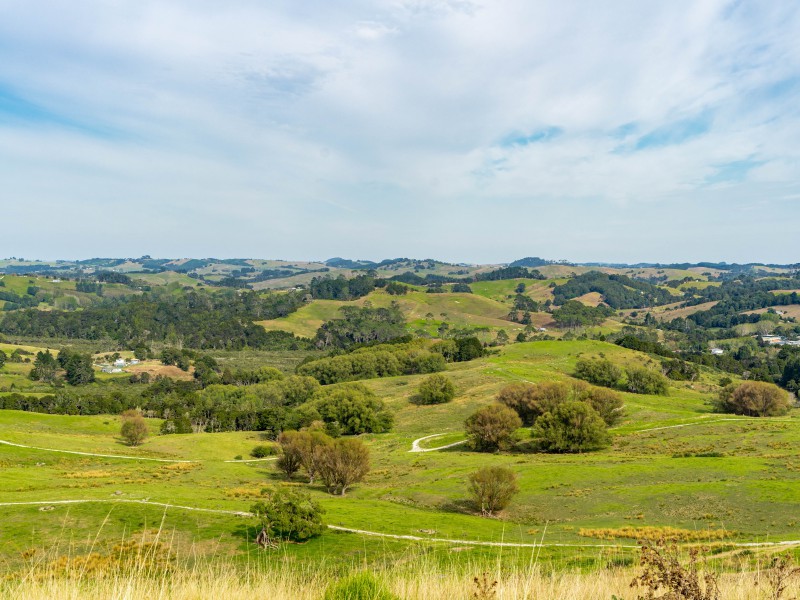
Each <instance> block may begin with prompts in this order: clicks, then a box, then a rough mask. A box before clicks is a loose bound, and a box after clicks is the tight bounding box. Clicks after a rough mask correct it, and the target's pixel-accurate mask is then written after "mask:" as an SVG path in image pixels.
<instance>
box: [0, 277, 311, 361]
mask: <svg viewBox="0 0 800 600" xmlns="http://www.w3.org/2000/svg"><path fill="white" fill-rule="evenodd" d="M303 299H304V294H303V293H301V292H289V293H281V294H277V293H269V294H259V293H256V292H235V291H229V292H228V291H225V292H216V293H213V294H212V293H209V292H206V291H204V290H189V291H183V290H180V289H178V290H173V289H158V290H156V291H154V292H152V293H146V294H142V295H140V296H126V297H124V298H118V299H106V300H104V301H102V302H101V303H100V304H97V305H95V306H90V307H87V308H85V309H84V310H81V311H76V312H70V311H60V310H52V311H40V310H19V311H14V312H12V313H9V314H8V315H6V316H5V318H4V319H3V320H2V322H1V323H0V331H2V332H3V333H8V334H10V335H14V336H22V337H46V338H71V339H88V340H100V339H104V338H108V339H111V340H114V341H115V342H117V343H119V344H121V345H123V346H124V347H127V348H134V347H136V346H138V345H140V344H143V343H144V344H147V343H149V342H152V341H156V342H159V343H164V342H166V343H168V344H170V345H178V344H179V343H180V344H182V345H183V346H186V347H190V348H198V349H204V348H224V349H233V350H238V349H242V348H245V347H250V348H264V349H292V348H303V347H305V348H309V347H311V344H310V343H309V342H308V341H307V340H303V339H302V338H295V337H294V336H293V335H292V334H290V333H287V332H267V331H266V330H265V329H264V328H263V327H261V326H260V325H256V324H255V321H259V320H263V319H275V318H278V317H283V316H286V315H288V314H290V313H292V312H294V311H296V310H297V309H298V308H299V307H300V306H302V305H303V301H304V300H303Z"/></svg>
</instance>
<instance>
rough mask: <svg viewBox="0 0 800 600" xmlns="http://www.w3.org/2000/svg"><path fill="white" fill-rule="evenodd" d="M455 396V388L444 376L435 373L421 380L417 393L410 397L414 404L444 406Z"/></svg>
mask: <svg viewBox="0 0 800 600" xmlns="http://www.w3.org/2000/svg"><path fill="white" fill-rule="evenodd" d="M455 396H456V388H455V386H454V385H453V382H452V381H450V378H449V377H447V376H446V375H441V374H439V373H436V374H435V375H431V376H430V377H426V378H425V379H423V380H422V383H420V384H419V387H418V388H417V393H416V394H415V395H414V396H413V397H412V402H414V404H444V403H445V402H450V400H452V399H453V398H455Z"/></svg>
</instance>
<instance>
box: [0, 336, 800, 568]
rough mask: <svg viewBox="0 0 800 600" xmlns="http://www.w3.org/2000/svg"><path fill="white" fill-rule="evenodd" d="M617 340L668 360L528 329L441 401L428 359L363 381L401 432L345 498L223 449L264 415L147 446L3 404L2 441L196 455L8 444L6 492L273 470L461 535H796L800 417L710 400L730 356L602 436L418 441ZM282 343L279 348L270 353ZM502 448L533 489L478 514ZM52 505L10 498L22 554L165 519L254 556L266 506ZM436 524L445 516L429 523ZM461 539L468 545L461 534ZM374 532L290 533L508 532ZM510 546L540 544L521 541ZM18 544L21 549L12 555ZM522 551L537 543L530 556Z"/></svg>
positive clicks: (133, 495) (184, 482) (412, 531)
mask: <svg viewBox="0 0 800 600" xmlns="http://www.w3.org/2000/svg"><path fill="white" fill-rule="evenodd" d="M590 356H605V357H606V358H608V359H609V360H612V361H613V362H615V363H616V364H618V365H619V366H621V367H624V366H627V365H643V366H649V367H650V368H656V366H657V365H656V362H657V361H656V359H654V358H651V357H649V356H647V355H645V354H641V353H638V352H632V351H629V350H626V349H624V348H621V347H618V346H615V345H612V344H607V343H604V342H594V341H570V342H566V341H550V342H531V343H524V344H514V345H511V346H507V347H504V348H502V349H501V350H500V352H499V354H496V355H492V356H489V357H486V358H483V359H478V360H475V361H471V362H467V363H457V364H453V365H450V366H449V368H448V371H447V374H448V376H449V377H450V378H451V379H452V380H453V382H454V384H455V387H456V390H457V396H456V398H455V399H454V400H453V401H452V402H450V403H448V404H444V405H435V406H418V405H415V404H411V403H410V402H409V398H410V397H411V396H412V395H413V394H414V393H415V391H416V387H417V386H418V384H419V382H420V380H421V379H422V378H423V377H424V376H401V377H392V378H386V379H374V380H369V381H366V382H365V384H366V385H367V386H368V387H370V388H371V389H372V390H373V391H375V393H376V394H378V395H379V396H380V397H381V398H383V400H384V401H385V402H386V404H387V406H388V407H389V408H390V409H391V410H392V412H393V413H394V414H395V419H396V423H395V427H394V429H393V430H392V432H391V433H388V434H381V435H365V436H362V439H363V440H364V441H365V442H366V443H367V444H368V445H369V447H370V449H371V453H372V471H371V472H370V474H369V475H368V477H367V479H366V481H365V482H363V483H362V484H359V485H357V486H355V487H354V488H353V490H352V491H351V492H348V494H347V496H346V497H344V498H342V497H338V496H331V495H329V494H327V493H325V491H324V490H322V489H321V488H320V487H318V486H308V485H307V484H306V483H304V480H303V478H302V477H300V476H298V477H297V478H296V479H295V480H293V481H291V482H286V481H285V480H284V478H283V477H282V476H281V475H280V473H279V472H278V471H277V469H276V466H275V463H274V461H261V462H250V463H245V462H225V461H232V460H233V459H234V458H235V457H237V456H242V457H244V458H248V456H247V455H248V453H249V451H250V449H251V448H252V447H253V446H254V445H256V444H259V443H265V441H264V440H263V439H262V438H261V435H260V434H259V433H257V432H230V433H219V434H208V433H203V434H187V435H169V436H161V435H158V434H157V432H158V427H159V425H160V422H159V421H158V420H150V427H151V434H152V435H151V436H150V437H149V438H148V439H147V440H146V441H145V443H144V444H143V445H142V446H140V447H137V448H130V447H128V446H125V445H124V444H123V443H122V441H121V439H120V438H119V425H120V421H119V418H118V417H117V416H107V415H100V416H91V417H75V416H59V415H38V414H30V413H23V412H16V411H0V440H6V441H9V442H13V443H17V444H24V445H30V446H37V447H40V448H49V449H59V450H68V451H73V452H75V451H77V452H91V453H98V454H109V455H121V456H130V457H139V458H160V459H170V460H182V461H187V460H188V461H193V462H191V463H166V462H156V461H138V460H130V459H124V458H106V457H95V456H86V455H79V454H67V453H57V452H48V451H45V450H34V449H26V448H19V447H14V446H8V445H0V468H2V473H3V477H2V478H1V479H0V502H39V501H43V502H48V501H58V500H70V499H72V500H76V499H83V500H85V499H95V500H143V499H149V501H151V502H161V503H167V504H175V505H181V506H189V507H197V508H207V509H217V510H231V511H246V510H248V508H249V506H250V505H251V504H252V503H253V502H254V501H255V500H256V499H257V498H258V497H259V495H260V490H261V489H262V488H263V487H264V486H270V485H291V486H296V487H299V488H302V489H305V490H307V491H308V492H309V493H311V494H312V495H313V496H314V497H315V498H317V499H318V500H319V501H320V502H321V503H322V504H323V506H324V507H325V509H326V511H327V512H326V521H327V522H328V523H329V524H334V525H340V526H344V527H350V528H355V529H364V530H369V531H374V532H381V533H387V534H395V535H414V536H419V537H423V538H424V537H426V536H429V537H441V538H448V539H455V540H478V541H501V540H504V541H511V542H521V543H534V542H538V541H541V540H542V539H544V541H545V543H564V544H576V545H582V544H583V545H586V544H589V545H591V544H603V543H618V544H623V545H625V544H628V545H630V544H633V543H634V540H625V539H621V540H616V541H615V542H607V541H603V540H597V539H595V538H588V537H585V536H582V535H580V530H581V529H591V528H605V527H610V528H618V527H624V526H630V525H633V526H670V527H679V528H683V529H691V530H696V529H723V530H725V531H727V532H728V537H729V539H730V540H732V541H778V540H790V539H798V538H797V535H798V532H797V529H798V522H800V518H798V517H797V515H798V514H800V512H799V511H800V452H799V451H798V448H800V418H798V416H797V415H796V414H794V413H793V414H790V415H789V416H786V417H779V418H772V419H748V418H742V417H731V416H727V415H718V414H714V413H712V412H711V409H710V405H709V400H710V399H711V398H712V397H713V394H715V393H716V392H717V390H718V389H719V388H718V386H717V381H718V380H719V377H720V375H721V374H720V373H718V372H715V371H713V370H710V369H703V371H702V373H701V376H700V378H699V379H698V380H697V381H695V382H672V383H671V386H670V390H669V395H668V396H647V395H635V394H628V393H625V394H623V396H624V400H625V409H624V410H625V416H624V418H623V420H622V422H621V423H620V424H619V425H618V426H617V427H615V428H613V429H612V434H613V445H612V446H611V447H609V448H607V449H605V450H603V451H599V452H591V453H585V454H575V455H546V454H537V453H533V452H531V451H530V450H529V448H530V445H529V444H527V441H528V440H529V439H530V432H529V430H526V429H521V430H520V431H519V432H518V436H519V439H520V444H519V449H518V450H517V451H514V452H509V453H503V454H482V453H476V452H472V451H469V450H468V448H467V447H466V446H463V445H461V446H455V447H453V448H450V449H446V450H439V451H433V452H421V453H412V452H409V450H410V449H411V445H412V442H413V441H414V440H415V439H418V438H421V437H423V436H428V435H433V434H444V435H442V436H439V437H436V438H432V439H429V440H425V441H424V442H423V443H422V444H421V446H422V447H423V448H435V447H438V446H442V445H446V444H450V443H453V442H456V441H460V440H462V439H464V436H463V421H464V419H465V418H466V417H467V416H469V414H471V413H472V412H473V411H474V410H475V409H476V408H477V407H479V406H482V405H484V404H487V403H489V402H492V401H493V398H494V397H495V395H496V394H497V392H498V391H499V390H500V389H501V388H502V387H503V386H504V385H506V384H507V383H509V382H512V381H529V382H538V381H550V380H565V379H568V378H569V377H570V373H571V372H572V371H573V369H574V366H575V362H576V361H577V360H578V359H579V358H581V357H590ZM268 358H269V357H267V356H264V357H263V359H264V360H265V361H267V360H268ZM487 465H504V466H507V467H509V468H511V469H513V470H514V471H515V472H516V473H517V475H518V478H519V483H520V493H519V495H518V496H517V497H516V498H515V500H514V501H513V502H512V504H511V506H510V507H509V508H508V509H507V510H506V511H505V512H504V514H503V515H502V518H499V519H487V518H483V517H480V516H477V515H475V514H474V509H472V508H471V507H470V506H469V505H468V503H466V501H465V498H466V483H465V482H466V478H467V475H468V474H469V473H471V472H472V471H474V470H476V469H477V468H480V467H482V466H487ZM52 506H53V509H52V510H46V511H41V510H39V508H40V507H38V506H37V507H29V506H16V507H5V508H4V510H5V518H4V524H3V527H2V533H3V535H2V538H1V539H2V541H0V552H2V553H3V554H4V555H5V556H8V557H11V556H12V555H14V556H15V554H14V553H15V552H19V551H21V550H23V549H25V548H27V547H30V545H31V543H32V540H35V539H36V535H37V532H39V531H54V532H55V531H63V530H68V531H69V532H70V533H69V537H70V539H72V540H78V541H80V540H90V539H94V537H97V539H98V543H111V541H113V540H114V539H119V538H120V537H121V536H122V535H129V534H132V533H135V532H141V531H143V530H145V529H151V528H158V527H159V526H160V524H161V523H162V520H163V527H164V528H165V530H168V531H169V532H170V535H172V536H175V539H176V540H178V541H179V542H180V545H182V546H183V547H186V548H189V547H193V548H194V550H193V551H195V552H199V553H201V554H212V553H214V552H224V553H226V554H228V555H231V556H237V557H246V556H247V553H248V549H250V550H249V551H251V552H252V546H251V545H250V544H248V541H247V540H248V536H249V537H250V538H251V537H252V535H253V527H254V522H253V521H252V520H248V519H245V518H242V517H235V516H223V515H216V514H212V513H199V512H191V511H183V510H182V509H177V508H172V509H167V510H164V509H163V508H162V509H159V508H158V507H154V506H150V505H143V504H114V503H109V502H103V503H94V504H79V505H56V504H53V505H52ZM431 532H433V533H431ZM455 546H457V544H456V545H455ZM452 547H454V545H453V544H450V545H447V544H444V545H437V544H428V543H421V542H414V541H408V540H406V541H398V540H391V539H382V538H370V537H364V536H360V535H355V534H341V533H334V532H332V531H331V532H328V533H326V534H324V535H323V536H321V537H320V538H318V539H316V540H314V541H312V542H309V543H307V544H300V545H296V544H294V545H289V546H286V547H285V548H284V549H282V550H281V553H282V555H283V556H285V557H286V558H287V560H289V561H291V562H298V561H304V560H309V561H310V560H314V561H319V560H320V559H321V558H323V557H324V559H325V561H330V562H331V563H332V564H336V563H339V562H341V561H350V560H354V559H359V557H360V558H363V557H364V556H366V555H369V556H370V557H379V556H382V557H386V556H387V555H390V556H393V557H398V556H402V555H403V554H404V553H408V552H412V551H413V552H418V551H421V552H430V553H432V555H433V556H437V557H439V558H437V560H449V561H454V562H456V563H458V562H460V561H469V560H477V559H488V558H493V557H494V558H496V557H497V556H498V555H499V554H500V553H501V552H500V550H498V549H490V548H482V547H469V548H467V549H466V550H464V551H463V552H458V553H452V552H450V549H451V548H452ZM506 552H507V556H519V557H523V556H524V557H528V559H529V558H530V555H529V554H526V553H525V552H526V551H522V550H510V549H506ZM597 552H599V551H596V550H590V549H589V548H586V547H584V548H563V547H562V548H549V549H545V550H543V556H545V557H548V558H550V559H553V560H558V561H569V560H578V559H582V558H585V557H587V556H592V555H596V554H597ZM9 560H12V559H11V558H9ZM520 560H522V559H520Z"/></svg>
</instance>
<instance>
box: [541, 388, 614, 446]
mask: <svg viewBox="0 0 800 600" xmlns="http://www.w3.org/2000/svg"><path fill="white" fill-rule="evenodd" d="M532 434H533V437H534V438H535V439H536V442H537V445H538V446H539V448H540V449H542V450H543V451H545V452H583V451H586V450H596V449H598V448H603V447H605V446H608V445H609V444H610V443H611V437H610V436H609V434H608V431H607V430H606V424H605V422H604V421H603V419H602V418H601V417H600V415H598V414H597V412H596V411H595V410H594V409H593V408H592V407H591V406H590V405H589V404H587V403H586V402H578V401H574V400H571V401H569V402H565V403H563V404H560V405H558V406H557V407H556V408H555V409H554V410H553V412H551V413H549V412H548V413H545V414H543V415H542V416H541V417H540V418H539V419H538V420H537V421H536V424H535V425H534V426H533V431H532Z"/></svg>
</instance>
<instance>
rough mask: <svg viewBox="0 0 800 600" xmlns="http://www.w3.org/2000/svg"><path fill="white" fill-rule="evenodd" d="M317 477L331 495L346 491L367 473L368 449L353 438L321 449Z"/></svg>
mask: <svg viewBox="0 0 800 600" xmlns="http://www.w3.org/2000/svg"><path fill="white" fill-rule="evenodd" d="M320 452H321V457H320V458H321V460H320V464H319V475H320V479H322V481H323V483H324V484H325V487H327V488H328V491H329V492H330V493H331V494H340V495H342V496H344V495H345V493H346V492H347V490H348V489H349V488H350V487H352V486H353V484H355V483H358V482H360V481H362V480H363V479H364V477H366V475H367V473H369V469H370V465H369V448H367V446H366V445H365V444H364V443H363V442H362V441H361V440H357V439H353V438H341V439H338V440H335V441H334V442H333V443H330V444H326V445H325V446H323V447H322V449H321V451H320Z"/></svg>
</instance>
